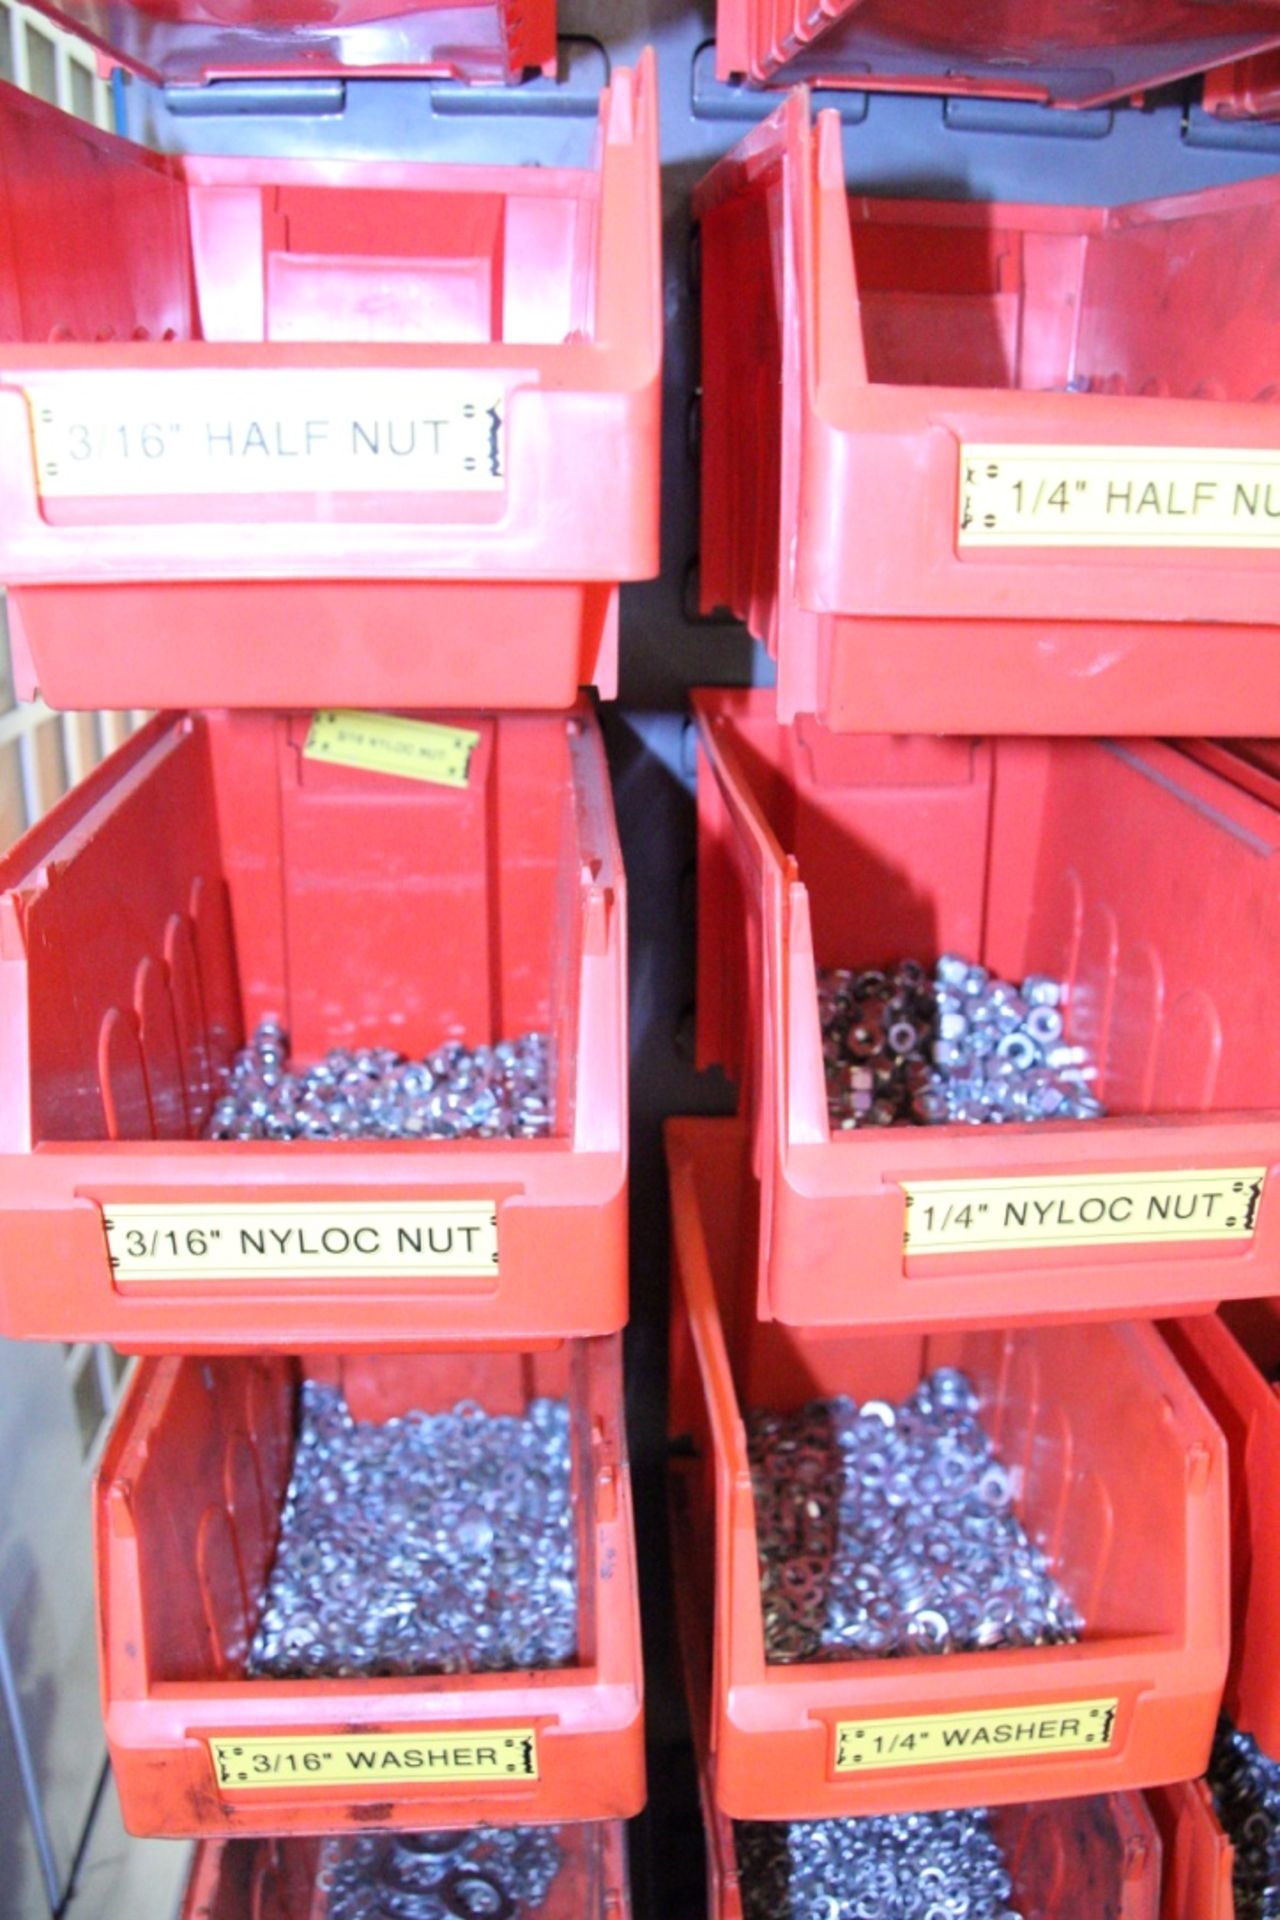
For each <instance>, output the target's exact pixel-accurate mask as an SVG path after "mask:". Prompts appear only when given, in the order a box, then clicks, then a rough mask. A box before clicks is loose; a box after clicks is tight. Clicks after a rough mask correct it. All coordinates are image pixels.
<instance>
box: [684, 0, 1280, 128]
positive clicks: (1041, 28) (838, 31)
mask: <svg viewBox="0 0 1280 1920" xmlns="http://www.w3.org/2000/svg"><path fill="white" fill-rule="evenodd" d="M1277 43H1280V15H1278V14H1277V10H1276V8H1275V6H1274V5H1272V4H1270V0H1244V4H1228V5H1224V6H1217V7H1215V8H1214V9H1213V11H1212V14H1210V15H1206V13H1205V11H1204V9H1203V8H1202V7H1199V6H1196V5H1195V4H1194V3H1193V0H1191V3H1189V0H1123V3H1122V4H1120V5H1115V4H1109V3H1107V0H1083V4H1082V3H1081V0H1074V3H1073V4H1067V3H1066V0H1033V4H1026V0H986V4H984V5H983V6H982V7H980V8H968V9H966V10H965V11H964V12H963V13H961V14H956V15H953V16H948V15H946V14H940V13H939V12H938V10H937V9H936V8H931V7H929V6H928V5H927V4H926V0H824V4H823V5H821V6H819V7H814V6H812V5H806V4H804V0H718V5H717V10H716V71H717V73H718V74H719V76H720V78H721V79H725V80H727V79H730V78H731V77H733V76H735V75H744V76H746V77H747V78H749V79H752V80H755V81H771V80H780V81H784V82H785V81H794V80H806V81H809V82H810V83H812V84H815V85H818V86H823V87H856V88H859V89H862V88H868V89H877V88H890V89H892V90H893V91H894V92H897V93H945V94H953V95H961V96H964V95H973V94H977V95H986V96H987V97H989V98H995V99H1002V100H1035V101H1042V102H1052V103H1053V104H1055V105H1057V106H1066V107H1090V106H1098V105H1100V104H1102V103H1103V102H1104V101H1108V100H1122V99H1125V98H1126V97H1128V96H1129V95H1131V94H1134V93H1139V92H1143V91H1145V90H1146V89H1147V88H1150V87H1156V86H1162V85H1164V84H1166V83H1167V82H1168V81H1170V80H1179V79H1182V78H1183V77H1184V76H1185V75H1187V74H1193V73H1199V72H1201V71H1202V70H1203V69H1204V68H1205V67H1212V66H1216V65H1217V64H1218V63H1220V62H1222V61H1227V60H1235V59H1239V58H1242V57H1247V56H1248V55H1250V54H1252V53H1256V52H1259V51H1262V50H1264V49H1267V48H1270V47H1274V46H1275V45H1277Z"/></svg>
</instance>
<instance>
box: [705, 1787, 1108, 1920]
mask: <svg viewBox="0 0 1280 1920" xmlns="http://www.w3.org/2000/svg"><path fill="white" fill-rule="evenodd" d="M734 1838H735V1848H736V1853H737V1862H738V1884H739V1886H740V1888H741V1890H742V1912H743V1920H1020V1916H1019V1915H1018V1914H1017V1913H1016V1912H1015V1911H1014V1910H1013V1909H1012V1908H1011V1907H1010V1904H1009V1902H1010V1898H1011V1896H1012V1893H1013V1882H1012V1880H1011V1879H1010V1876H1009V1872H1008V1869H1007V1868H1006V1866H1005V1862H1004V1857H1003V1855H1002V1853H1001V1851H1000V1847H999V1844H998V1843H997V1841H996V1838H995V1835H994V1834H993V1833H992V1831H991V1824H990V1821H989V1819H988V1817H987V1814H986V1813H985V1812H984V1811H983V1809H982V1808H980V1807H973V1808H969V1809H967V1810H964V1811H961V1812H958V1813H905V1814H885V1815H878V1816H872V1817H868V1818H866V1819H862V1820H799V1821H793V1822H789V1823H784V1822H775V1821H755V1820H751V1821H748V1820H744V1821H740V1822H738V1823H737V1824H736V1826H735V1831H734ZM1082 1920H1083V1916H1082Z"/></svg>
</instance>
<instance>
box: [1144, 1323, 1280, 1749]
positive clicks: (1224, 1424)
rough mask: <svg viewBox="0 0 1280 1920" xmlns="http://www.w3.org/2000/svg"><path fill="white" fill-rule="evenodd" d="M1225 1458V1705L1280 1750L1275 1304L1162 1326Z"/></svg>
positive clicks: (1279, 1425) (1279, 1362)
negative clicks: (1217, 1432)
mask: <svg viewBox="0 0 1280 1920" xmlns="http://www.w3.org/2000/svg"><path fill="white" fill-rule="evenodd" d="M1164 1331H1165V1333H1166V1335H1167V1337H1168V1340H1169V1343H1170V1345H1171V1346H1172V1348H1173V1351H1174V1353H1175V1354H1176V1355H1177V1357H1178V1359H1179V1361H1180V1363H1181V1364H1182V1366H1183V1367H1184V1368H1185V1369H1186V1372H1187V1374H1188V1376H1189V1378H1190V1379H1191V1381H1192V1382H1193V1384H1194V1385H1195V1388H1196V1391H1197V1392H1198V1393H1199V1395H1200V1397H1201V1399H1202V1400H1203V1401H1204V1403H1205V1405H1206V1406H1207V1407H1208V1409H1209V1411H1210V1413H1212V1415H1213V1417H1214V1419H1215V1420H1216V1421H1217V1423H1218V1425H1219V1426H1220V1427H1221V1428H1222V1431H1223V1433H1224V1434H1225V1436H1226V1440H1227V1447H1228V1450H1229V1452H1230V1457H1231V1621H1232V1625H1231V1669H1230V1672H1229V1673H1228V1675H1227V1689H1226V1695H1225V1699H1224V1703H1223V1704H1224V1707H1225V1710H1226V1712H1227V1715H1228V1717H1229V1718H1230V1719H1231V1721H1232V1722H1233V1724H1234V1725H1235V1726H1237V1727H1239V1728H1241V1729H1242V1731H1243V1732H1245V1733H1249V1734H1252V1735H1253V1737H1254V1739H1255V1740H1256V1741H1257V1742H1258V1745H1259V1746H1260V1747H1261V1748H1262V1749H1263V1751H1264V1752H1266V1753H1268V1754H1270V1755H1272V1757H1273V1758H1280V1676H1278V1675H1277V1672H1276V1633H1277V1631H1278V1630H1280V1565H1278V1564H1277V1555H1276V1551H1275V1515H1276V1503H1277V1501H1280V1397H1278V1392H1280V1390H1278V1389H1277V1387H1276V1385H1275V1381H1276V1379H1277V1376H1278V1374H1280V1309H1278V1308H1277V1304H1276V1302H1275V1301H1273V1300H1250V1301H1240V1302H1237V1303H1236V1304H1234V1305H1233V1306H1231V1307H1225V1308H1224V1309H1223V1311H1222V1314H1221V1315H1220V1316H1215V1315H1210V1316H1206V1317H1204V1318H1201V1319H1198V1320H1179V1321H1174V1322H1168V1323H1166V1325H1165V1329H1164Z"/></svg>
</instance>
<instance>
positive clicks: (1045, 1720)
mask: <svg viewBox="0 0 1280 1920" xmlns="http://www.w3.org/2000/svg"><path fill="white" fill-rule="evenodd" d="M1118 1707H1119V1702H1118V1701H1117V1700H1066V1701H1054V1702H1052V1703H1051V1704H1050V1705H1048V1706H1034V1707H1000V1708H983V1709H982V1710H981V1711H979V1712H976V1713H926V1714H918V1715H913V1716H911V1717H910V1718H902V1719H893V1720H841V1721H838V1722H837V1724H836V1726H835V1727H834V1728H833V1730H832V1732H833V1753H832V1768H833V1771H834V1772H836V1773H884V1772H887V1771H888V1770H889V1769H890V1768H896V1767H937V1766H947V1767H953V1766H960V1765H962V1764H964V1762H966V1761H969V1760H1007V1759H1012V1758H1018V1757H1020V1756H1022V1755H1024V1754H1037V1753H1106V1752H1107V1751H1108V1750H1109V1749H1110V1747H1111V1745H1112V1743H1113V1741H1114V1739H1115V1730H1116V1712H1117V1709H1118Z"/></svg>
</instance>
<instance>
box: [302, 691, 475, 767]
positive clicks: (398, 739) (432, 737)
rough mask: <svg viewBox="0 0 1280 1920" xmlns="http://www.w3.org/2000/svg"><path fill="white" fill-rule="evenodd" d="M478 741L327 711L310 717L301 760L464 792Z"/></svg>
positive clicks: (464, 732)
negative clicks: (386, 774) (460, 788)
mask: <svg viewBox="0 0 1280 1920" xmlns="http://www.w3.org/2000/svg"><path fill="white" fill-rule="evenodd" d="M479 744H480V735H479V734H478V733H473V732H472V731H471V730H470V729H469V728H467V727H441V726H438V725H437V724H436V722H435V721H433V720H406V719H405V718H404V717H403V716H402V715H401V714H396V713H358V712H355V711H354V710H353V709H351V708H349V707H348V708H329V709H326V711H325V712H323V713H317V714H315V715H314V716H313V717H312V721H311V725H310V727H309V728H308V729H307V743H306V746H305V747H304V748H303V750H302V751H303V756H304V758H305V759H307V760H327V761H328V762H329V763H330V765H331V766H337V767H361V768H363V769H364V770H365V771H366V772H369V773H398V774H401V775H402V776H403V777H404V778H405V779H406V780H426V781H427V782H429V783H430V784H431V785H432V786H436V787H465V786H466V784H467V776H468V774H469V772H470V770H471V756H472V754H473V753H474V752H475V750H476V748H477V746H478V745H479Z"/></svg>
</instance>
